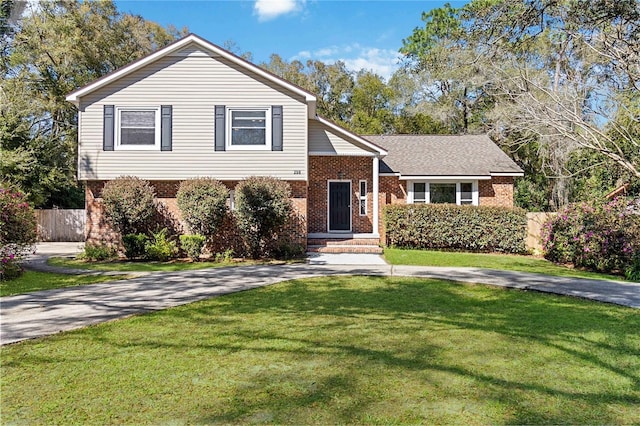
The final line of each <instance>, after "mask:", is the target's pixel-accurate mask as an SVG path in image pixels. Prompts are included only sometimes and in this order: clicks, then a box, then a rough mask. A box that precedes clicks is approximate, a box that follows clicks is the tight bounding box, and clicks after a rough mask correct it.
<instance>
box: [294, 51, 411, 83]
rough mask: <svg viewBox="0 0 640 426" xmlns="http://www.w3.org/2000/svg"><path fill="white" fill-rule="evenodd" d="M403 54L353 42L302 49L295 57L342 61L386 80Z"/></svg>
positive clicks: (329, 61)
mask: <svg viewBox="0 0 640 426" xmlns="http://www.w3.org/2000/svg"><path fill="white" fill-rule="evenodd" d="M400 58H401V55H400V53H398V52H397V51H395V50H391V49H379V48H376V47H366V46H361V45H360V44H358V43H353V44H350V45H345V46H329V47H325V48H322V49H318V50H315V51H313V52H311V53H310V52H309V51H308V50H304V51H301V52H300V53H298V54H297V55H295V56H294V57H293V58H291V59H292V60H293V59H315V60H319V61H322V62H326V63H334V62H336V61H342V62H344V64H345V65H346V67H347V68H348V69H349V70H350V71H354V72H358V71H360V70H362V69H365V70H368V71H373V72H374V73H376V74H378V75H380V76H381V77H383V78H384V79H385V80H389V78H390V77H391V76H392V75H393V73H394V72H395V71H396V70H397V69H398V68H399V66H400V65H399V64H400Z"/></svg>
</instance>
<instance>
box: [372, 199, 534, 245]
mask: <svg viewBox="0 0 640 426" xmlns="http://www.w3.org/2000/svg"><path fill="white" fill-rule="evenodd" d="M384 224H385V229H386V235H387V245H389V246H392V247H399V248H411V249H448V250H464V251H472V252H501V253H525V252H526V245H525V241H526V237H527V216H526V212H525V211H524V210H522V209H510V208H504V207H485V206H457V205H452V204H402V205H400V204H398V205H390V206H386V207H385V209H384Z"/></svg>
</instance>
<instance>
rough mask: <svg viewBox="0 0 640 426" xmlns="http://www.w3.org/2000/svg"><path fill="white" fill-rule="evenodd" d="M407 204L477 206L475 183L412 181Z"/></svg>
mask: <svg viewBox="0 0 640 426" xmlns="http://www.w3.org/2000/svg"><path fill="white" fill-rule="evenodd" d="M408 189H409V198H408V202H409V203H413V204H425V203H432V204H445V203H448V204H458V205H465V204H467V205H476V206H477V205H478V184H477V181H467V182H455V181H453V182H452V181H448V182H447V181H444V182H442V181H431V182H429V181H412V182H409V186H408Z"/></svg>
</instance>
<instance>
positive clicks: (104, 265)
mask: <svg viewBox="0 0 640 426" xmlns="http://www.w3.org/2000/svg"><path fill="white" fill-rule="evenodd" d="M47 263H48V264H49V265H51V266H60V267H64V268H72V269H88V270H93V271H120V272H153V271H165V272H174V271H187V270H189V271H190V270H195V269H206V268H221V267H225V266H249V265H257V264H264V263H268V262H264V261H257V260H242V261H225V262H191V261H185V260H172V261H168V262H151V261H144V262H143V261H130V260H113V261H101V262H89V261H86V260H79V259H69V258H65V257H53V258H50V259H49V260H48V262H47ZM273 263H276V262H273ZM277 263H282V262H277Z"/></svg>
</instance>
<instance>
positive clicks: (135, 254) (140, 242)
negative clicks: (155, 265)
mask: <svg viewBox="0 0 640 426" xmlns="http://www.w3.org/2000/svg"><path fill="white" fill-rule="evenodd" d="M148 242H149V237H147V235H146V234H127V235H125V236H123V237H122V245H123V246H124V255H125V256H126V258H127V259H138V258H141V257H143V256H144V255H145V250H146V246H147V243H148Z"/></svg>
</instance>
